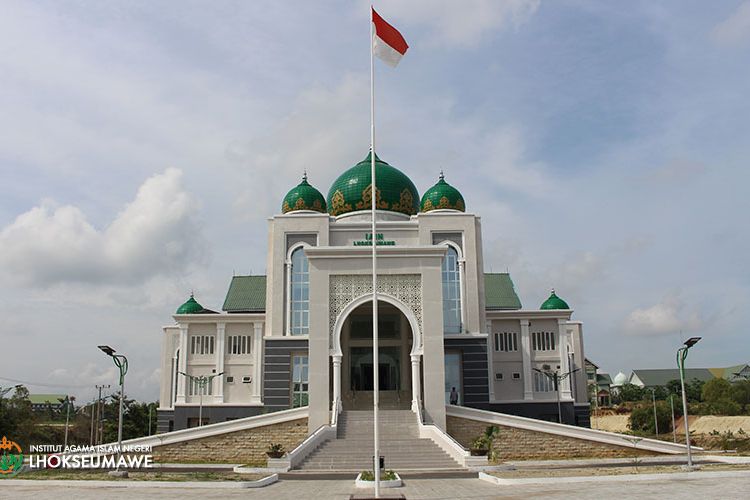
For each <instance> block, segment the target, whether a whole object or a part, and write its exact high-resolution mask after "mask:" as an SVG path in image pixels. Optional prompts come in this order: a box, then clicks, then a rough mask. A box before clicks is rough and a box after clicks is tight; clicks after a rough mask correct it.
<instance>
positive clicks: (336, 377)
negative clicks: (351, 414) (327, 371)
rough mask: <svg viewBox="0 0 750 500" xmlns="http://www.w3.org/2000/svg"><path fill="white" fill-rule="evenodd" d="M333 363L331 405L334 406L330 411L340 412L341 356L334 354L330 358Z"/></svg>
mask: <svg viewBox="0 0 750 500" xmlns="http://www.w3.org/2000/svg"><path fill="white" fill-rule="evenodd" d="M331 358H332V361H333V401H332V402H331V404H334V403H335V404H336V406H335V407H332V408H331V409H332V410H333V411H340V410H341V355H340V354H334V355H333V356H331Z"/></svg>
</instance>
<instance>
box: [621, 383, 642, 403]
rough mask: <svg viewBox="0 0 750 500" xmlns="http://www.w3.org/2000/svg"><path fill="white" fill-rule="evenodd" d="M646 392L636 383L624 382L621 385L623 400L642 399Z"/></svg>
mask: <svg viewBox="0 0 750 500" xmlns="http://www.w3.org/2000/svg"><path fill="white" fill-rule="evenodd" d="M644 394H645V393H644V390H643V389H642V388H640V387H638V386H637V385H634V384H623V385H622V387H620V400H621V401H642V400H643V399H644Z"/></svg>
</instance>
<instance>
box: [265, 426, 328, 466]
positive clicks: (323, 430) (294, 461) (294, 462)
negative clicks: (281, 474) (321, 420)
mask: <svg viewBox="0 0 750 500" xmlns="http://www.w3.org/2000/svg"><path fill="white" fill-rule="evenodd" d="M335 437H336V427H334V426H331V425H321V426H320V427H318V428H317V429H315V432H313V433H312V434H310V435H309V436H307V438H306V439H305V440H304V441H302V442H301V443H300V444H299V446H297V447H296V448H295V449H293V450H292V451H290V452H289V453H287V454H286V456H284V457H282V458H276V459H269V460H268V467H269V468H274V469H286V470H290V469H293V468H294V467H297V466H298V465H299V464H301V463H302V461H303V460H304V459H305V457H307V455H309V454H310V453H312V452H313V450H315V448H317V447H318V446H320V444H321V443H324V442H326V441H328V440H329V439H332V438H335Z"/></svg>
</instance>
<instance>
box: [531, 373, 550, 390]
mask: <svg viewBox="0 0 750 500" xmlns="http://www.w3.org/2000/svg"><path fill="white" fill-rule="evenodd" d="M554 390H555V383H554V382H553V381H552V379H551V378H550V377H548V376H547V375H545V374H544V373H539V372H534V391H535V392H553V391H554Z"/></svg>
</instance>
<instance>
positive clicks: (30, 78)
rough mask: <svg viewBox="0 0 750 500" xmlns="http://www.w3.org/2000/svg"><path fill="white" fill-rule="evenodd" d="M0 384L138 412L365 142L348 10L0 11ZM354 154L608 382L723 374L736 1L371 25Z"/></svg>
mask: <svg viewBox="0 0 750 500" xmlns="http://www.w3.org/2000/svg"><path fill="white" fill-rule="evenodd" d="M2 4H3V7H2V10H3V15H2V16H0V89H2V91H1V92H0V110H2V112H1V113H0V317H2V321H1V322H0V340H2V345H3V354H4V355H3V362H2V368H0V377H4V378H5V379H6V380H0V386H6V387H7V386H8V385H12V383H13V382H12V381H9V380H7V379H13V380H22V381H25V382H29V381H30V382H34V383H36V384H46V385H33V386H31V389H32V391H34V392H58V391H60V392H65V391H70V392H72V393H74V394H77V395H78V396H79V398H80V399H83V400H85V399H89V398H91V397H92V396H93V394H94V388H93V386H94V384H97V383H112V384H114V383H115V371H114V370H115V369H114V366H111V365H110V361H109V360H108V359H107V358H105V357H104V355H102V354H101V353H100V352H98V350H97V349H96V345H97V344H100V343H108V344H110V345H112V346H114V347H115V348H117V349H118V350H120V351H122V352H124V353H126V354H128V356H129V358H130V365H131V369H130V373H129V375H128V386H129V390H128V392H129V393H131V394H132V395H134V396H136V397H138V398H142V399H155V398H156V397H157V391H158V387H157V385H158V361H159V354H160V341H161V339H160V334H161V326H162V325H164V324H168V323H170V322H171V314H172V313H173V312H174V310H175V309H176V308H177V306H179V305H180V304H181V303H182V302H183V301H184V300H185V299H186V298H187V296H188V295H189V293H190V291H191V290H193V289H194V290H195V291H196V297H197V298H198V300H199V301H200V302H201V303H202V304H203V305H205V306H206V307H210V308H220V307H221V304H222V302H223V299H224V294H225V292H226V288H227V285H228V283H229V280H230V278H231V276H232V274H234V273H236V274H246V273H251V272H252V273H257V274H262V273H264V272H265V252H266V231H267V223H266V218H267V217H268V216H269V215H272V214H274V213H277V212H278V211H279V209H280V207H279V205H280V202H281V199H282V197H283V196H284V194H285V193H286V191H287V190H288V189H289V188H290V187H291V186H293V185H295V184H296V183H297V182H298V180H299V178H300V176H301V174H302V171H303V170H304V169H306V170H307V171H308V173H309V176H310V181H311V183H313V184H314V185H315V186H317V187H318V188H319V189H320V190H321V191H323V192H324V193H325V192H327V190H328V186H329V185H330V183H331V182H332V181H333V180H334V179H335V178H336V177H337V175H338V174H339V173H341V172H342V171H343V170H344V169H346V168H348V167H349V166H351V165H353V164H354V163H356V162H357V161H359V160H360V159H362V157H364V155H365V154H366V152H367V148H368V144H369V133H368V132H369V130H368V127H369V114H368V113H369V100H368V99H369V79H368V77H369V56H368V46H369V40H368V37H369V26H368V10H369V2H360V1H357V2H352V1H343V0H342V1H336V2H334V1H328V2H303V1H298V2H275V1H268V2H246V1H237V2H233V1H217V2H202V1H180V2H177V1H173V2H168V1H159V2H153V1H143V2H96V1H73V0H69V1H57V0H56V1H37V2H26V1H18V2H15V1H13V0H4V1H3V2H2ZM375 6H376V8H378V10H379V11H380V13H381V14H382V15H383V16H384V17H385V18H386V19H388V20H390V21H392V22H393V23H394V24H395V25H396V26H397V27H398V28H400V30H401V31H402V32H403V33H404V35H405V37H406V38H407V41H408V42H409V44H410V46H411V48H410V50H409V52H408V54H407V56H406V57H405V58H404V60H403V61H402V63H401V65H400V66H399V67H398V68H397V69H396V70H391V69H390V68H388V67H386V66H385V65H379V66H378V68H377V78H378V81H377V84H378V104H377V112H378V143H379V147H378V151H379V154H380V156H381V157H382V158H383V159H384V160H386V161H388V162H390V163H392V164H393V165H395V166H397V167H399V168H400V169H402V170H403V171H405V172H406V173H407V174H408V175H409V176H410V177H411V178H412V179H413V180H414V182H415V184H416V185H417V187H418V188H419V189H420V191H424V190H425V188H427V187H428V186H430V185H432V184H433V183H434V182H435V181H436V179H437V175H438V172H439V170H440V169H443V170H445V173H446V178H447V180H448V181H449V182H451V183H452V184H454V185H455V186H456V187H458V188H459V189H460V190H461V191H462V193H463V195H464V197H465V199H466V201H467V208H468V209H469V210H470V211H473V212H476V213H477V214H479V215H481V216H482V221H483V231H484V256H485V265H486V270H487V271H505V270H508V271H510V272H511V274H512V277H513V279H514V281H515V283H516V289H517V291H518V292H519V295H520V297H521V300H522V302H523V304H524V306H525V307H528V308H536V307H538V306H539V304H541V302H542V301H543V300H544V299H545V298H546V296H547V295H548V292H549V288H550V287H553V286H554V287H555V288H556V289H557V290H558V292H559V295H560V296H562V297H563V298H564V299H566V300H567V301H568V302H569V303H570V304H571V306H572V307H573V308H574V309H575V313H574V318H575V319H579V320H582V321H583V322H584V331H585V336H586V337H585V338H586V354H587V356H588V357H589V358H591V359H592V360H594V361H595V362H597V363H598V364H600V365H601V367H602V368H603V369H604V370H607V371H609V372H611V373H612V374H613V375H614V374H615V373H616V372H617V371H620V370H622V371H626V372H627V371H629V370H630V369H633V368H656V367H671V366H673V365H674V352H675V349H676V347H677V346H678V345H679V344H680V343H681V340H682V339H684V338H686V337H688V336H692V335H700V336H703V337H704V341H702V342H701V343H700V344H699V345H698V346H697V347H696V348H694V350H693V351H691V353H692V354H691V356H690V360H689V362H690V364H691V365H693V366H724V365H730V364H736V363H740V362H750V342H748V333H747V330H745V329H746V328H747V327H748V325H749V324H750V266H748V264H747V261H748V255H750V235H749V234H748V223H747V220H748V213H750V202H749V201H748V193H750V189H749V188H748V185H749V184H750V173H749V172H748V169H747V166H748V158H750V99H748V97H747V93H748V89H750V64H748V60H749V57H750V1H745V2H742V1H736V0H732V1H718V2H703V1H684V0H680V1H674V2H652V1H648V0H646V1H642V2H638V1H634V2H627V4H624V3H622V2H600V1H596V0H591V1H584V0H569V1H559V2H558V1H556V2H547V1H543V0H542V1H538V0H506V1H496V0H465V1H462V2H455V1H454V2H451V1H437V0H434V1H427V0H413V1H409V2H403V1H401V2H398V1H395V0H392V1H387V0H382V1H376V2H375Z"/></svg>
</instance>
